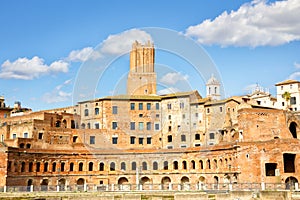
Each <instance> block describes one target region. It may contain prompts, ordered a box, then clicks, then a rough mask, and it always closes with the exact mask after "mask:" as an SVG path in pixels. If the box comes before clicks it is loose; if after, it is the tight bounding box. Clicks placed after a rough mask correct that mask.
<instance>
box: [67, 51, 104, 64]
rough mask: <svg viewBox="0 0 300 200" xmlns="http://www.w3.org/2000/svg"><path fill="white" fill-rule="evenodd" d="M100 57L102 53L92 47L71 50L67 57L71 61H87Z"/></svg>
mask: <svg viewBox="0 0 300 200" xmlns="http://www.w3.org/2000/svg"><path fill="white" fill-rule="evenodd" d="M100 57H101V54H100V53H99V52H97V51H95V50H94V49H93V48H92V47H85V48H83V49H80V50H73V51H71V52H70V54H69V56H68V57H67V60H68V61H71V62H85V61H87V60H88V59H93V60H95V59H97V58H100Z"/></svg>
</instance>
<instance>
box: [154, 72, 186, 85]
mask: <svg viewBox="0 0 300 200" xmlns="http://www.w3.org/2000/svg"><path fill="white" fill-rule="evenodd" d="M188 78H189V76H188V75H182V74H181V73H180V72H170V73H167V74H165V75H164V76H163V77H162V78H161V79H160V82H161V83H164V84H169V85H175V84H176V83H177V82H178V81H186V80H187V79H188Z"/></svg>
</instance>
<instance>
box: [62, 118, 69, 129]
mask: <svg viewBox="0 0 300 200" xmlns="http://www.w3.org/2000/svg"><path fill="white" fill-rule="evenodd" d="M63 126H64V127H65V128H67V127H68V124H67V120H65V119H64V120H63Z"/></svg>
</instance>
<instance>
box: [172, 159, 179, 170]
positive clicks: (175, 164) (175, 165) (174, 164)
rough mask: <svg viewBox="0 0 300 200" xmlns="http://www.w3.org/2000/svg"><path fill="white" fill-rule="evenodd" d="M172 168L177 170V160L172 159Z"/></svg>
mask: <svg viewBox="0 0 300 200" xmlns="http://www.w3.org/2000/svg"><path fill="white" fill-rule="evenodd" d="M173 169H174V170H177V169H178V162H177V161H174V162H173Z"/></svg>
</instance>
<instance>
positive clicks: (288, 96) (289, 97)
mask: <svg viewBox="0 0 300 200" xmlns="http://www.w3.org/2000/svg"><path fill="white" fill-rule="evenodd" d="M282 98H284V99H285V101H286V109H288V108H289V102H290V99H291V93H289V92H287V91H286V92H284V93H283V94H282Z"/></svg>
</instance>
